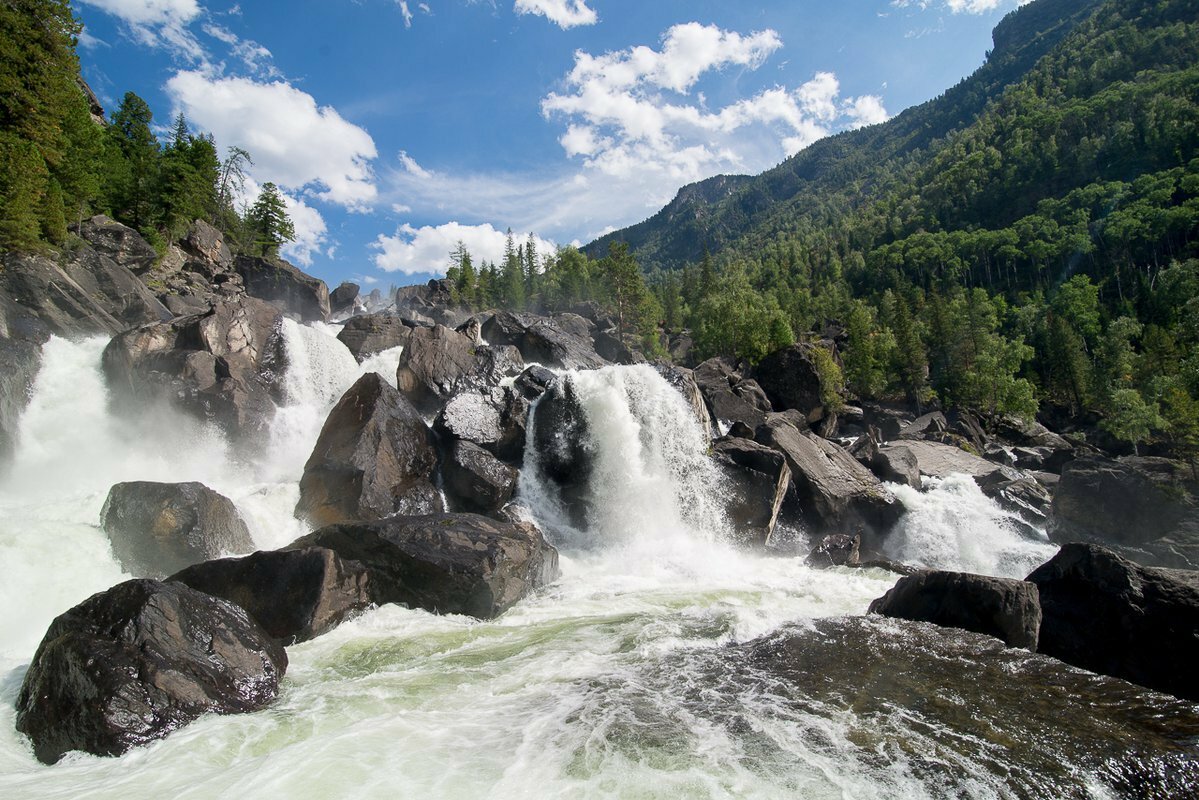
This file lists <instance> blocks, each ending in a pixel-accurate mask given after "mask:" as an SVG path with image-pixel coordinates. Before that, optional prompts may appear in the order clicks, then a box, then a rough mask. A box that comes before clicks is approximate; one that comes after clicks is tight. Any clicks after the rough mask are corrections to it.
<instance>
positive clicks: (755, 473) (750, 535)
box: [712, 437, 791, 545]
mask: <svg viewBox="0 0 1199 800" xmlns="http://www.w3.org/2000/svg"><path fill="white" fill-rule="evenodd" d="M712 457H713V458H714V459H715V461H716V464H717V466H718V467H719V469H720V472H721V474H722V475H723V476H724V478H725V484H724V487H723V488H724V492H725V498H726V499H725V513H726V515H727V516H728V520H729V523H730V524H731V525H732V526H733V529H734V530H735V531H736V532H737V535H738V538H739V539H740V540H741V541H742V542H743V543H747V544H753V545H765V544H766V543H767V542H768V541H769V540H770V537H771V536H772V535H773V534H774V529H775V525H777V524H778V519H779V513H780V512H781V511H782V508H783V501H784V500H785V499H786V497H787V491H788V490H789V489H790V487H791V468H790V467H788V466H787V460H786V458H784V457H783V454H782V453H779V452H778V451H776V450H772V449H770V448H769V447H765V446H763V445H760V444H758V443H757V442H753V441H750V440H748V439H738V438H731V437H730V438H725V439H722V440H720V441H718V442H717V443H716V444H715V445H714V446H713V447H712Z"/></svg>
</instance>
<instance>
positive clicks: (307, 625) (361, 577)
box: [168, 547, 372, 645]
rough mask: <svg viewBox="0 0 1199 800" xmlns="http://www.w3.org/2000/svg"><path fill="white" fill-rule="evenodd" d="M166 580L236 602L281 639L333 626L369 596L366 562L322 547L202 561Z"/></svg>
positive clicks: (368, 602) (293, 639)
mask: <svg viewBox="0 0 1199 800" xmlns="http://www.w3.org/2000/svg"><path fill="white" fill-rule="evenodd" d="M168 580H171V581H175V582H178V583H182V584H184V585H186V586H190V587H191V588H193V589H195V590H196V591H198V592H203V593H204V594H209V595H212V596H213V597H219V598H221V599H223V600H228V601H229V602H230V603H233V604H234V605H237V606H240V607H241V608H243V609H245V611H246V613H247V614H249V615H250V617H251V618H252V619H253V620H254V621H255V622H257V623H258V624H259V625H260V626H262V629H263V630H264V631H266V633H267V634H268V635H270V636H271V638H273V639H276V640H277V641H279V642H280V643H281V644H284V645H290V644H295V643H296V642H304V641H307V640H309V639H314V638H316V637H317V636H320V635H321V634H322V633H325V632H327V631H330V630H333V629H334V628H336V627H337V626H338V625H340V624H341V623H342V622H344V621H345V620H346V619H348V618H350V617H352V616H355V615H357V614H359V613H361V612H362V611H363V610H365V609H366V608H367V607H369V606H370V605H371V602H372V601H371V595H370V585H369V577H368V575H367V571H366V568H365V567H363V566H362V565H361V564H358V563H357V562H354V561H342V559H341V558H340V557H339V556H338V555H337V554H336V553H334V552H333V551H332V550H327V549H325V548H323V547H306V548H302V549H299V550H271V551H261V550H260V551H258V552H256V553H252V554H250V555H248V556H244V557H242V558H221V559H216V560H214V561H205V562H203V563H200V564H194V565H192V566H190V567H188V568H187V569H185V570H182V571H181V572H177V573H175V574H174V575H172V576H171V577H170V578H169V579H168Z"/></svg>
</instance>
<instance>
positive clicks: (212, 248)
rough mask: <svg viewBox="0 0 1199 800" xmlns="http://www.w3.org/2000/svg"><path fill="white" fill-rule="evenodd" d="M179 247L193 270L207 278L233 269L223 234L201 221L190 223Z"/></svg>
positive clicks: (230, 255)
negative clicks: (188, 259)
mask: <svg viewBox="0 0 1199 800" xmlns="http://www.w3.org/2000/svg"><path fill="white" fill-rule="evenodd" d="M179 245H180V247H181V248H182V249H183V251H184V252H185V253H186V254H187V255H188V256H190V263H191V264H192V265H194V266H193V269H194V270H196V271H200V272H203V273H204V274H205V275H207V276H208V277H209V278H212V277H215V276H216V275H218V274H220V273H224V272H229V271H230V270H232V269H233V253H232V251H230V250H229V247H228V245H226V244H225V236H224V234H222V233H221V232H220V231H219V230H217V229H216V228H214V227H212V226H211V225H209V224H208V223H207V222H205V221H204V220H202V219H198V220H196V221H195V222H193V223H192V225H191V227H190V228H188V229H187V234H186V235H185V236H184V237H183V240H182V241H181V242H180V243H179Z"/></svg>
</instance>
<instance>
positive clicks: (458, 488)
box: [442, 441, 520, 514]
mask: <svg viewBox="0 0 1199 800" xmlns="http://www.w3.org/2000/svg"><path fill="white" fill-rule="evenodd" d="M442 474H443V476H444V478H445V490H446V493H447V494H448V495H449V496H450V499H451V502H453V504H454V507H456V508H460V509H462V510H464V511H470V512H474V513H477V514H495V513H496V512H498V511H499V510H500V509H501V508H503V507H504V505H505V504H507V502H508V501H509V500H511V499H512V495H513V494H515V493H516V481H517V479H518V478H519V477H520V473H519V472H518V471H517V470H516V469H514V468H513V467H510V466H508V465H507V464H505V463H504V462H503V461H500V460H499V459H498V458H496V457H495V456H494V455H492V454H491V453H489V452H488V451H486V450H484V449H483V448H482V447H479V446H478V445H477V444H474V443H473V442H468V441H457V442H454V443H453V444H451V445H450V446H449V448H447V452H446V459H445V463H444V465H443V466H442Z"/></svg>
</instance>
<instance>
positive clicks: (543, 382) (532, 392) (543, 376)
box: [512, 364, 557, 402]
mask: <svg viewBox="0 0 1199 800" xmlns="http://www.w3.org/2000/svg"><path fill="white" fill-rule="evenodd" d="M555 377H557V376H556V375H554V373H552V372H550V371H549V370H548V369H546V368H545V367H542V366H540V365H538V364H534V365H532V366H531V367H527V368H526V369H525V371H524V372H522V373H520V375H519V376H518V377H517V379H516V381H515V382H514V383H513V384H512V385H513V386H514V387H515V388H516V390H517V391H519V392H520V393H521V394H522V395H524V397H525V399H526V400H528V401H529V402H533V401H534V400H536V399H537V398H539V397H541V395H543V394H544V393H545V390H546V388H548V387H549V385H550V384H551V383H553V382H554V378H555Z"/></svg>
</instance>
